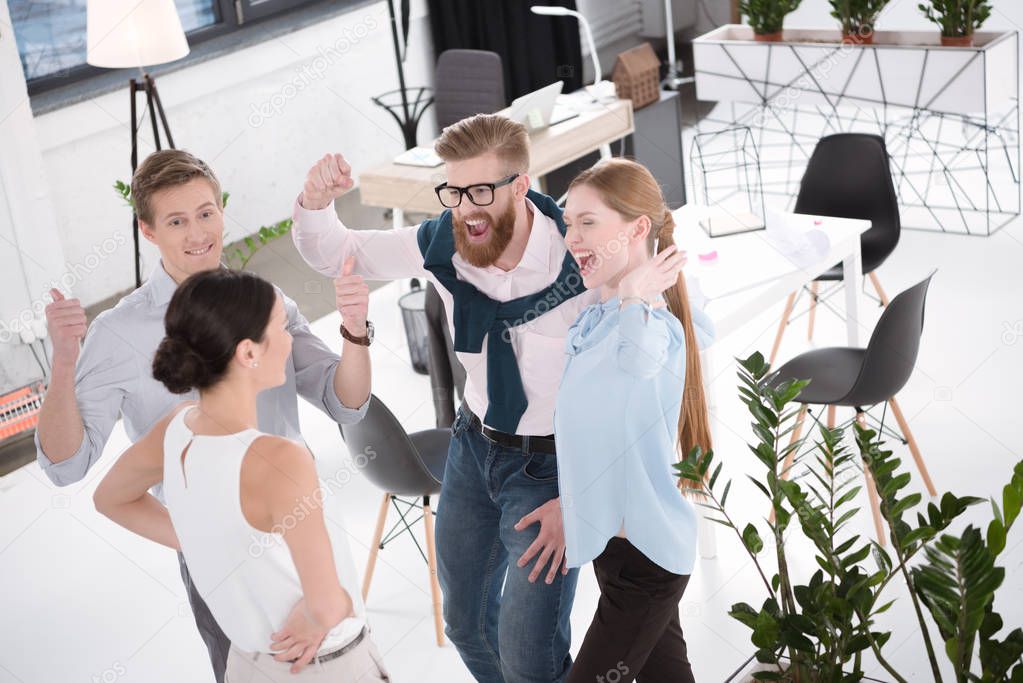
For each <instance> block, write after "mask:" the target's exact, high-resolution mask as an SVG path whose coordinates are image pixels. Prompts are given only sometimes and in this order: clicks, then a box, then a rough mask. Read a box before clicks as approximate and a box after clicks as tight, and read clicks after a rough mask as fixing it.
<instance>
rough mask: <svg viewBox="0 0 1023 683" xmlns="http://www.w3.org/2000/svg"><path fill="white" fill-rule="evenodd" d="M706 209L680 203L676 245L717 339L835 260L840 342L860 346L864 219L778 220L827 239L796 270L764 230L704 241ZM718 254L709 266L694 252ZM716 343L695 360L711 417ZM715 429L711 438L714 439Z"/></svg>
mask: <svg viewBox="0 0 1023 683" xmlns="http://www.w3.org/2000/svg"><path fill="white" fill-rule="evenodd" d="M703 213H704V209H703V208H702V207H698V206H696V205H692V204H689V205H686V206H683V207H682V208H680V209H677V210H676V211H675V212H674V217H675V223H676V224H677V226H678V227H677V228H676V232H675V243H676V244H677V245H678V247H679V249H682V250H685V251H687V252H688V257H689V261H688V263H687V264H686V268H685V273H686V278H687V280H688V281H692V280H693V279H696V280H697V281H698V283H699V288H700V291H702V292H703V294H704V295H705V296H706V297H707V304H706V308H705V310H706V312H707V314H708V315H709V316H710V317H711V319H712V320H713V321H714V325H715V328H716V332H717V336H716V339H717V340H718V341H720V340H722V339H724V338H726V337H727V336H728V335H730V334H732V333H733V332H735V331H736V330H737V329H738V328H739V327H741V326H742V325H743V324H744V323H746V322H747V321H749V320H751V319H752V318H754V317H756V316H757V315H759V314H760V313H761V312H762V311H763V310H764V309H765V308H768V307H770V306H773V305H774V304H776V303H778V302H780V301H782V300H784V299H785V297H787V296H788V295H789V294H791V293H792V292H794V291H796V290H798V289H799V288H800V287H803V286H804V285H807V284H809V283H810V282H812V281H813V280H814V279H815V278H817V276H819V275H820V274H822V273H824V272H825V271H827V270H828V269H829V268H831V267H832V266H833V265H835V264H836V263H838V262H842V264H843V267H844V273H843V274H844V289H845V307H846V340H847V343H848V345H849V346H859V345H860V334H859V318H860V291H861V289H862V287H863V268H862V263H861V258H860V235H861V234H863V233H864V232H866V231H867V230H868V229H869V228H870V221H863V220H851V219H846V218H831V217H822V216H808V215H800V214H781V216H782V217H783V218H784V219H785V220H786V222H787V223H788V225H789V226H790V227H792V228H794V229H796V230H799V231H802V232H805V231H808V230H812V229H815V228H816V229H818V230H821V231H823V232H825V233H826V234H827V235H828V238H829V248H828V250H827V254H825V255H824V256H821V257H820V258H817V259H815V260H813V262H812V263H803V264H802V265H797V264H796V263H795V262H793V260H792V259H790V258H789V257H788V256H786V255H785V254H783V253H782V252H781V250H780V249H779V248H778V247H777V245H776V243H774V242H773V241H772V239H771V238H770V236H769V234H768V232H767V231H765V230H758V231H755V232H746V233H740V234H737V235H728V236H723V237H714V238H711V237H708V236H707V234H706V233H705V232H704V231H703V228H701V227H700V225H699V219H700V216H701V215H703ZM710 251H717V259H716V260H715V261H713V262H710V263H705V262H703V261H701V260H700V258H699V254H703V253H707V252H710ZM714 349H715V345H712V346H711V347H710V348H708V349H706V350H705V351H704V352H703V353H702V354H701V361H702V365H703V380H704V390H705V394H706V397H707V403H708V408H709V409H710V411H711V413H712V414H713V413H714V412H715V410H716V408H717V400H716V399H717V397H716V396H715V393H714V391H713V389H712V387H711V385H710V380H711V378H713V377H714V365H715V362H716V361H717V359H716V358H715V353H714ZM714 431H715V430H714V423H713V421H712V422H711V436H712V438H715V441H716V435H715V434H714ZM716 528H717V525H716V524H714V523H712V522H709V521H708V520H707V519H706V518H704V519H703V520H702V522H701V525H700V554H701V556H702V557H704V558H711V557H714V556H715V555H716V554H717V550H716V539H715V530H716Z"/></svg>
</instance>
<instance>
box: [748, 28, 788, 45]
mask: <svg viewBox="0 0 1023 683" xmlns="http://www.w3.org/2000/svg"><path fill="white" fill-rule="evenodd" d="M781 37H782V32H781V31H775V32H774V33H754V34H753V40H755V41H757V42H758V43H780V42H781Z"/></svg>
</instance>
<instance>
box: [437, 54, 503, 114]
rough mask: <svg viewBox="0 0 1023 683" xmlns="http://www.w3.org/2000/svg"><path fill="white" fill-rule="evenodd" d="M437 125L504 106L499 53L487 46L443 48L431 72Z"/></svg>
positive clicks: (489, 111) (486, 112) (491, 111)
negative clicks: (457, 48) (482, 48)
mask: <svg viewBox="0 0 1023 683" xmlns="http://www.w3.org/2000/svg"><path fill="white" fill-rule="evenodd" d="M433 90H434V98H433V102H434V106H435V107H436V108H437V127H438V128H445V127H447V126H450V125H451V124H452V123H455V122H456V121H461V120H462V119H464V118H466V117H467V116H472V115H474V114H493V113H494V112H495V111H497V110H499V109H504V108H505V107H506V106H508V102H507V101H506V100H505V95H504V66H503V65H502V63H501V55H499V54H497V53H496V52H489V51H487V50H445V51H444V52H442V53H440V57H438V58H437V68H436V71H435V74H434V89H433Z"/></svg>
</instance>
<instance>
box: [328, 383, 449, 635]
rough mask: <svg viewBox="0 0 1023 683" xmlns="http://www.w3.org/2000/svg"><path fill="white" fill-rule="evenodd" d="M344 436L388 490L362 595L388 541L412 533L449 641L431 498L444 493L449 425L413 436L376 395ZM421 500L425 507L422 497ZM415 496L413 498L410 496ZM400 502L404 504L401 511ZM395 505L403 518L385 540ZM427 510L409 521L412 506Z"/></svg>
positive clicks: (366, 470)
mask: <svg viewBox="0 0 1023 683" xmlns="http://www.w3.org/2000/svg"><path fill="white" fill-rule="evenodd" d="M339 427H340V429H341V438H343V439H344V440H345V444H346V445H347V446H348V452H349V453H350V454H351V455H352V457H353V459H355V462H356V464H357V465H358V466H359V467H361V470H362V473H363V474H364V475H365V476H366V478H367V479H369V480H370V481H371V482H372V483H373V484H375V485H376V486H378V487H379V488H381V489H383V490H384V492H385V493H384V499H383V501H382V502H381V504H380V513H379V515H378V516H377V525H376V530H375V531H374V533H373V545H372V546H371V547H370V550H369V561H368V562H367V563H366V574H365V576H364V578H363V580H362V597H363V599H364V600H365V599H366V596H367V595H368V594H369V585H370V582H371V581H372V580H373V569H374V568H375V567H376V561H377V553H378V552H379V551H380V550H382V549H383V547H384V545H386V544H387V543H389V542H390V541H392V540H394V538H396V537H397V536H399V535H401V534H402V533H405V532H408V533H409V535H410V536H411V538H412V540H413V542H415V544H416V547H417V548H419V552H420V554H422V555H423V559H425V560H426V562H427V564H428V565H429V567H430V590H431V592H432V594H433V617H434V627H435V629H436V632H437V645H443V644H444V622H443V620H442V618H441V596H440V585H439V584H438V583H437V552H436V547H435V545H434V536H433V511H432V510H431V508H430V496H432V495H435V494H437V493H439V492H440V488H441V481H442V480H443V478H444V464H445V463H446V462H447V457H448V445H449V444H450V443H451V430H450V429H426V430H423V431H421V432H414V433H412V434H408V433H406V432H405V428H404V427H402V426H401V423H400V422H398V419H397V418H396V417H394V414H393V413H392V412H391V411H390V410H389V409H388V408H387V406H385V405H384V403H383V401H381V400H380V399H379V398H377V397H376V396H373V395H371V396H370V399H369V408H368V410H367V412H366V417H364V418H363V419H362V420H361V421H359V422H357V423H355V424H349V425H339ZM419 498H422V505H421V506H420V505H419V503H418V502H417V499H419ZM410 499H411V500H410ZM400 505H404V506H405V508H404V509H402V508H401V507H400ZM389 506H394V509H395V510H397V511H398V516H399V519H398V521H397V522H396V523H395V524H394V526H393V527H392V528H391V530H390V531H389V532H388V533H387V537H386V538H384V525H385V524H386V523H387V513H388V507H389ZM418 509H421V510H422V515H421V516H420V517H419V518H418V519H414V520H411V521H409V519H408V516H409V515H410V513H412V514H414V513H413V510H418ZM420 519H422V520H423V526H424V528H425V530H426V552H425V553H424V552H423V548H422V547H421V546H420V545H419V541H418V540H417V539H416V537H415V535H414V534H413V533H412V526H413V525H414V524H415V523H416V522H418V521H419V520H420Z"/></svg>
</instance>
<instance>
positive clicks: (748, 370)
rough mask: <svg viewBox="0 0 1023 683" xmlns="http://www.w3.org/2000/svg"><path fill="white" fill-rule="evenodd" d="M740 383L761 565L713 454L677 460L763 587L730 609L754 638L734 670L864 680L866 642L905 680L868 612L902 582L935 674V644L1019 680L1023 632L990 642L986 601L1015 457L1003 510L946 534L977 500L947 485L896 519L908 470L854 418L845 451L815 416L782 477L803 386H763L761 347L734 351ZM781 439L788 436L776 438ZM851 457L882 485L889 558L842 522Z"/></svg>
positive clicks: (852, 480) (855, 476)
mask: <svg viewBox="0 0 1023 683" xmlns="http://www.w3.org/2000/svg"><path fill="white" fill-rule="evenodd" d="M739 379H740V381H741V382H742V385H741V386H740V388H739V392H740V394H741V395H742V400H743V402H744V403H745V404H746V406H747V409H748V410H749V412H750V414H751V415H752V416H753V423H752V427H753V432H754V434H755V435H756V437H757V439H756V441H757V442H756V443H755V444H751V445H750V452H752V454H753V456H754V457H755V458H756V460H757V462H758V464H759V465H760V466H761V467H763V468H764V474H763V476H755V475H754V476H750V481H752V483H753V484H754V485H755V486H756V488H757V489H758V490H759V491H760V492H761V493H763V494H764V496H765V498H766V499H767V500H768V502H769V503H770V506H771V508H772V510H773V511H774V519H773V520H768V521H767V531H768V539H767V543H770V544H771V545H772V546H773V550H774V552H773V555H774V561H773V563H772V564H773V566H771V567H768V562H767V560H766V559H765V558H763V557H762V555H761V554H762V551H763V550H764V548H765V547H766V543H765V541H764V538H763V537H762V536H761V533H760V530H758V528H757V527H756V526H754V525H753V524H751V523H748V524H746V525H745V526H742V523H741V522H740V521H737V520H735V519H734V518H733V516H732V515H731V513H730V511H729V508H728V504H727V502H728V494H729V491H730V490H731V486H732V482H731V481H728V482H723V481H722V479H721V476H720V475H721V471H722V466H721V464H720V463H719V464H716V465H715V464H714V454H713V453H712V452H710V451H708V452H705V453H704V452H701V451H700V449H699V448H695V449H693V451H692V452H690V453H689V454H688V455H686V456H685V457H684V458H683V459H682V461H681V462H680V463H679V464H678V465H676V469H677V472H678V476H679V477H680V478H681V479H683V480H684V481H685V483H686V484H687V485H688V486H689V487H692V488H694V489H695V490H696V493H697V494H699V495H700V496H701V498H700V500H702V501H703V502H701V505H703V506H704V507H706V508H708V509H709V510H710V511H711V513H712V515H713V519H714V521H716V522H718V523H720V524H722V525H724V526H726V527H728V528H730V529H732V530H733V531H734V532H735V534H736V535H737V537H738V539H739V540H740V542H741V544H742V547H743V548H744V549H745V551H746V553H747V554H748V555H749V556H750V558H751V559H752V561H753V564H754V566H755V567H756V570H757V572H758V574H759V578H760V580H761V582H762V583H763V594H764V596H765V597H764V599H763V601H762V602H761V603H759V604H760V607H759V608H756V607H753V606H752V605H750V604H749V603H746V602H740V603H736V604H735V605H733V606H732V608H731V610H730V612H729V614H730V615H731V616H732V617H733V618H734V619H736V620H738V621H739V622H741V623H742V624H744V625H746V626H747V627H749V629H750V631H751V642H752V644H753V646H754V647H755V648H756V653H755V657H756V660H757V662H758V664H757V668H755V669H751V670H749V671H748V672H746V673H743V674H741V675H743V676H746V677H745V678H742V679H741V680H743V681H748V680H776V681H791V682H795V683H825V682H827V683H831V682H833V681H842V682H850V683H851V682H853V681H863V680H866V679H865V678H864V676H863V664H862V658H863V655H864V654H865V653H866V652H867V651H869V652H870V653H872V654H873V656H874V658H875V659H876V660H877V662H878V663H879V664H880V665H881V667H882V668H884V669H885V671H886V672H887V674H888V675H889V676H890V677H891V679H892V680H895V681H899V682H900V683H905V681H906V677H905V676H904V675H903V674H901V673H900V672H899V671H898V670H896V669H895V667H894V666H893V665H892V664H891V663H890V662H889V661H888V660H887V659H886V658H885V656H884V647H885V644H886V643H887V642H888V640H889V638H890V636H891V633H890V632H889V631H884V630H882V629H881V628H880V627H879V626H878V624H877V617H878V615H880V614H882V613H884V612H885V611H886V610H888V609H889V607H891V605H892V604H893V603H894V600H890V599H888V598H887V597H886V591H887V589H888V588H889V586H890V585H905V586H906V589H907V593H908V594H909V598H910V600H911V601H912V604H913V607H914V612H915V614H916V616H917V619H918V621H919V623H920V631H921V633H920V639H921V644H922V645H923V647H924V650H925V651H926V657H927V660H928V662H929V663H930V666H931V671H932V673H933V676H934V680H935V681H941V680H942V679H941V673H940V671H939V666H938V660H937V657H938V654H937V653H938V651H939V649H940V651H942V652H944V653H945V654H946V656H947V657H948V658H949V659H950V660H951V662H952V666H953V669H954V670H955V672H956V680H957V681H964V682H965V681H967V680H978V681H1002V680H1014V681H1015V680H1021V678H1017V676H1018V677H1023V629H1020V628H1016V629H1014V630H1013V631H1011V632H1010V633H1008V634H1006V635H1004V636H1003V639H1001V640H999V638H998V636H999V633H1000V631H1002V626H1003V624H1002V620H1001V617H1000V616H999V615H998V613H997V612H995V611H994V593H995V590H996V589H997V588H998V586H999V585H1000V583H1001V581H1002V579H1003V577H1004V569H1001V568H999V567H997V566H996V565H995V560H996V558H997V556H998V554H999V553H1001V551H1002V550H1003V549H1004V548H1005V545H1006V536H1007V533H1008V531H1009V529H1010V528H1011V526H1012V524H1013V522H1014V521H1015V520H1016V518H1017V517H1018V515H1019V512H1020V508H1021V504H1023V462H1020V463H1019V464H1018V465H1016V468H1015V471H1014V473H1013V476H1012V479H1011V481H1010V482H1009V484H1008V485H1007V486H1006V487H1005V489H1004V491H1003V500H1002V504H1001V507H1000V506H999V505H998V504H996V503H995V502H994V501H992V503H991V504H992V509H993V511H994V514H993V517H994V518H993V519H992V521H991V524H990V525H989V526H988V529H987V535H986V536H983V537H982V535H981V533H980V532H979V531H978V530H977V529H976V528H974V527H972V526H970V527H967V528H966V530H965V531H963V532H962V534H960V535H958V536H955V535H952V534H949V533H946V531H947V530H948V528H949V526H950V525H951V524H952V522H953V521H954V520H956V519H957V518H958V517H959V516H960V515H961V514H962V513H963V512H965V511H966V509H967V508H968V507H970V506H972V505H975V504H977V503H980V502H982V499H980V498H973V497H969V496H965V497H957V496H955V495H954V494H952V493H946V494H944V495H943V496H942V497H941V498H940V500H939V502H938V503H934V502H931V503H928V504H927V506H926V508H925V509H923V510H921V511H919V512H918V513H917V515H916V523H915V524H913V523H911V522H910V521H907V520H905V519H904V517H905V516H906V515H908V514H909V513H910V512H911V511H912V510H913V509H914V508H916V507H917V506H919V505H920V503H921V496H920V494H918V493H912V494H905V493H904V492H903V490H904V489H905V487H906V486H907V485H908V484H909V483H910V474H909V473H908V472H906V471H903V468H902V466H901V461H900V460H899V459H898V458H895V457H893V456H892V453H891V451H886V450H883V449H882V444H881V443H880V441H879V440H877V439H876V438H875V437H876V436H877V435H876V433H875V432H873V431H871V430H868V429H866V428H864V427H862V426H860V425H859V424H857V425H856V427H855V429H856V445H857V449H856V451H858V453H857V452H854V451H853V450H851V449H849V448H848V447H847V446H845V445H844V430H843V429H842V428H837V429H828V428H826V427H823V426H822V427H821V428H820V433H819V440H818V441H817V442H815V444H814V448H813V449H812V451H811V452H810V453H807V454H804V455H802V456H800V458H798V459H797V462H804V463H806V464H807V465H808V473H807V475H806V476H805V477H802V478H801V480H795V479H788V478H786V476H787V473H784V474H785V475H786V476H783V472H782V469H781V468H782V467H783V463H784V461H785V459H786V457H787V456H788V454H789V453H791V452H795V453H797V454H798V453H799V452H800V450H801V447H802V445H803V444H804V442H805V439H806V438H807V437H804V439H803V440H800V439H795V440H789V439H786V438H785V437H786V436H787V435H788V434H789V433H790V432H791V431H792V428H793V424H792V423H793V422H794V418H795V416H796V414H797V412H798V410H799V408H798V406H797V407H793V403H794V401H795V399H796V397H797V396H798V395H799V392H800V391H801V390H802V389H803V387H805V386H806V385H807V382H806V381H802V380H792V381H789V382H785V383H782V384H780V385H778V386H774V385H773V384H772V379H771V376H770V374H769V366H768V365H767V363H766V362H765V361H764V358H763V356H762V355H761V354H759V353H755V354H753V355H752V356H750V357H749V358H747V359H746V360H745V361H740V370H739ZM783 440H785V441H789V443H788V445H786V446H782V443H783ZM811 455H812V457H810V456H811ZM861 463H862V466H864V467H866V468H867V469H868V470H869V472H870V474H871V475H872V478H873V480H874V481H875V482H876V486H877V489H878V491H879V493H880V500H881V502H880V508H881V514H882V516H883V517H884V519H885V521H886V522H887V524H888V527H889V535H888V540H889V542H890V544H891V548H892V553H893V554H894V557H893V556H892V554H889V552H888V551H887V550H886V549H885V548H884V547H882V546H881V545H879V544H878V543H877V542H875V541H873V540H865V539H861V538H860V536H859V535H856V534H851V533H849V531H848V529H847V525H848V522H849V521H850V520H851V519H852V518H853V517H854V515H855V514H856V513H857V511H858V508H856V507H854V502H853V501H854V499H855V498H856V495H857V493H858V492H859V491H860V489H861V486H860V484H859V482H861V481H862V479H861V475H860V472H859V470H860V467H861ZM796 529H798V530H799V531H801V533H802V535H803V536H805V537H806V538H807V539H808V540H809V541H810V542H811V543H812V545H813V548H814V560H815V565H814V570H813V571H812V573H811V574H810V576H809V577H808V578H807V577H800V576H798V575H797V572H796V571H795V570H794V569H793V567H792V565H791V564H790V557H791V555H789V554H788V553H789V550H788V548H787V545H786V539H787V537H788V536H790V535H791V534H792V533H793V532H794V530H796ZM921 558H923V559H922V560H921ZM925 614H928V615H930V617H931V619H933V621H934V623H935V624H936V625H937V627H938V632H939V633H940V635H941V637H942V639H943V641H944V642H943V643H942V645H944V647H942V648H936V647H935V645H934V643H933V642H932V639H931V635H930V632H929V629H928V624H927V622H926V621H925ZM975 652H976V653H979V657H977V658H976V659H978V660H979V670H976V668H977V667H976V664H975V663H974V662H973V659H974V657H973V654H974V653H975ZM971 667H973V668H971ZM732 680H736V679H732Z"/></svg>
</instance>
